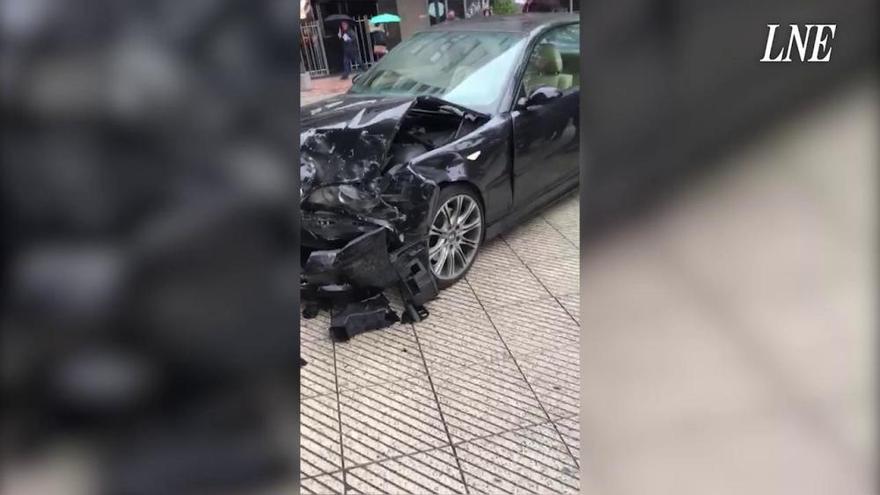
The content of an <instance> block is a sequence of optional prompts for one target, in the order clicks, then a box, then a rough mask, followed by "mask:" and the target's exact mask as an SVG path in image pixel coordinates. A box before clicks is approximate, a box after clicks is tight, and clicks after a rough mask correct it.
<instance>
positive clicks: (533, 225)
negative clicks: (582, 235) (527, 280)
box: [502, 216, 578, 264]
mask: <svg viewBox="0 0 880 495" xmlns="http://www.w3.org/2000/svg"><path fill="white" fill-rule="evenodd" d="M502 237H503V238H504V241H505V242H507V244H508V245H509V246H510V248H511V249H512V250H513V251H514V252H515V253H516V255H517V256H518V257H519V258H520V259H521V260H523V262H524V263H526V264H532V263H538V262H541V261H547V260H552V259H555V258H577V256H578V248H577V247H576V246H575V245H572V243H571V242H570V241H569V240H568V239H567V238H565V237H564V236H563V235H562V234H560V233H559V231H558V230H557V229H555V228H553V226H551V225H550V224H549V223H547V220H545V219H544V218H542V217H540V216H539V217H536V218H533V219H532V220H529V221H528V222H526V223H525V224H523V225H520V226H518V227H516V228H515V229H513V230H511V231H510V232H507V233H505V234H503V236H502Z"/></svg>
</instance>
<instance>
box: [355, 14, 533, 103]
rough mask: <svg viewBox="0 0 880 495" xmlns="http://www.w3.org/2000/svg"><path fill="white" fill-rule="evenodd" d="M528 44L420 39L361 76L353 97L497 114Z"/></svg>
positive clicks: (484, 36)
mask: <svg viewBox="0 0 880 495" xmlns="http://www.w3.org/2000/svg"><path fill="white" fill-rule="evenodd" d="M525 44H526V39H525V37H524V36H523V35H521V34H518V33H476V32H454V31H453V32H450V31H445V32H444V31H428V32H422V33H418V34H416V35H414V36H413V37H412V38H410V39H408V40H406V41H405V42H403V43H401V44H400V45H399V46H397V47H396V48H394V49H393V50H391V51H390V52H389V53H388V55H386V56H385V57H383V58H382V60H380V61H379V63H378V64H376V65H375V66H373V67H372V68H371V69H370V70H369V71H367V72H366V73H365V74H364V75H363V76H361V77H360V78H359V79H358V80H357V82H356V83H355V84H354V85H353V86H352V88H351V90H350V92H351V93H354V94H363V95H393V96H400V95H430V96H436V97H437V98H442V99H444V100H446V101H449V102H451V103H455V104H457V105H461V106H463V107H467V108H470V109H473V110H476V111H478V112H483V113H489V114H491V113H495V110H496V109H497V108H498V105H499V104H500V102H501V98H502V96H503V94H502V93H503V92H504V88H505V86H506V84H507V83H508V81H509V80H510V78H511V77H513V71H514V69H515V67H516V63H517V61H519V60H520V54H521V52H522V50H523V47H524V46H525Z"/></svg>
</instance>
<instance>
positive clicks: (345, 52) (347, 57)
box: [336, 21, 358, 79]
mask: <svg viewBox="0 0 880 495" xmlns="http://www.w3.org/2000/svg"><path fill="white" fill-rule="evenodd" d="M336 36H338V37H339V39H340V40H342V77H340V79H348V76H349V75H350V74H351V66H352V64H354V63H355V62H357V61H358V49H357V35H356V34H355V32H354V30H353V29H351V28H350V27H349V25H348V22H347V21H342V22H341V23H340V24H339V32H338V33H337V34H336Z"/></svg>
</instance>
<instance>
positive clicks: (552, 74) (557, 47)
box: [523, 24, 581, 94]
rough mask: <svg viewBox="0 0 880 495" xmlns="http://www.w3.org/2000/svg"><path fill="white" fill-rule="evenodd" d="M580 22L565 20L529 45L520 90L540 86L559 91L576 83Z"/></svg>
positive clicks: (530, 89)
mask: <svg viewBox="0 0 880 495" xmlns="http://www.w3.org/2000/svg"><path fill="white" fill-rule="evenodd" d="M580 55H581V32H580V24H569V25H567V26H563V27H560V28H556V29H553V30H551V31H548V32H547V33H545V34H544V35H543V36H542V37H541V39H539V40H538V43H537V44H536V45H535V47H534V48H533V49H532V53H531V54H530V55H529V61H528V63H527V64H526V70H525V72H524V74H523V90H524V91H525V93H526V94H530V93H531V92H532V91H534V90H535V89H536V88H539V87H541V86H552V87H555V88H557V89H559V90H561V91H567V90H571V89H575V88H578V87H580V63H581V60H580V58H581V57H580Z"/></svg>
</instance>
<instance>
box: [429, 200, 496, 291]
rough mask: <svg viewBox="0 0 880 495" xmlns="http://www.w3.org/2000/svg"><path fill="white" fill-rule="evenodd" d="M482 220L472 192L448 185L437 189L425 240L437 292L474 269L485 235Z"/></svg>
mask: <svg viewBox="0 0 880 495" xmlns="http://www.w3.org/2000/svg"><path fill="white" fill-rule="evenodd" d="M450 216H451V217H452V222H450V221H449V220H450ZM485 218H486V216H485V213H484V211H483V203H482V202H481V201H480V198H479V197H478V196H477V194H476V193H475V192H474V191H473V189H471V188H469V187H467V186H463V185H449V186H446V187H444V188H442V189H441V190H440V196H439V198H438V200H437V209H436V210H435V211H434V212H433V214H432V215H431V227H430V231H429V233H428V240H427V242H428V258H429V262H430V264H431V272H432V273H433V275H434V279H435V280H436V281H437V286H438V287H439V288H440V289H445V288H447V287H451V286H452V285H454V284H455V283H456V282H458V281H459V280H461V279H462V278H464V276H465V275H467V273H468V271H469V270H470V269H471V266H473V264H474V260H476V257H477V255H478V254H479V250H480V248H481V247H482V245H483V239H484V237H485V234H486V228H485ZM444 260H445V261H444Z"/></svg>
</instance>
